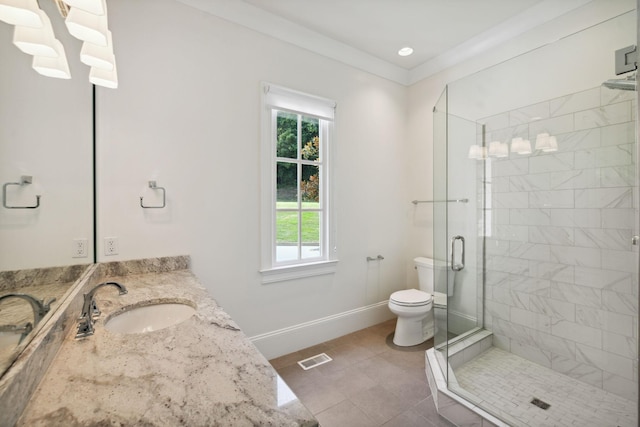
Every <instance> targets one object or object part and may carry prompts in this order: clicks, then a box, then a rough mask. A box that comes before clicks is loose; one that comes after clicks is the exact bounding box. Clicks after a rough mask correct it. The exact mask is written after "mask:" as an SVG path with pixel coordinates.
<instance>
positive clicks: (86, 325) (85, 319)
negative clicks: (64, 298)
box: [76, 282, 127, 338]
mask: <svg viewBox="0 0 640 427" xmlns="http://www.w3.org/2000/svg"><path fill="white" fill-rule="evenodd" d="M107 285H111V286H115V287H116V288H118V293H119V294H120V295H124V294H126V293H127V288H125V287H124V286H123V285H121V284H120V283H117V282H104V283H100V284H99V285H96V286H95V287H94V288H93V289H91V290H90V291H89V292H88V293H86V294H84V303H83V305H82V314H80V317H79V320H80V323H78V333H77V334H76V338H84V337H88V336H89V335H93V331H94V328H93V321H94V319H97V318H98V317H100V314H101V312H100V310H99V309H98V306H97V305H96V300H95V298H94V297H93V296H94V295H95V293H96V291H97V290H98V289H100V288H101V287H103V286H107Z"/></svg>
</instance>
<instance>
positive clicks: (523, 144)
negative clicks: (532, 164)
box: [511, 137, 531, 154]
mask: <svg viewBox="0 0 640 427" xmlns="http://www.w3.org/2000/svg"><path fill="white" fill-rule="evenodd" d="M511 152H513V153H518V154H531V142H530V141H529V140H528V139H524V138H520V137H518V138H513V139H512V140H511Z"/></svg>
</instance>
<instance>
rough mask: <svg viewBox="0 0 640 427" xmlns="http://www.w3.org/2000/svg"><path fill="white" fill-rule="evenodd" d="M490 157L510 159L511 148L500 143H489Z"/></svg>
mask: <svg viewBox="0 0 640 427" xmlns="http://www.w3.org/2000/svg"><path fill="white" fill-rule="evenodd" d="M489 156H492V157H498V158H503V157H508V156H509V146H508V145H507V144H506V143H502V142H500V141H493V142H491V143H489Z"/></svg>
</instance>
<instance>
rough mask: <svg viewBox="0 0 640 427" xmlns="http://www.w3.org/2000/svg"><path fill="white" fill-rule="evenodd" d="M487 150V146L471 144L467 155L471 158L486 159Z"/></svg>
mask: <svg viewBox="0 0 640 427" xmlns="http://www.w3.org/2000/svg"><path fill="white" fill-rule="evenodd" d="M488 153H489V150H488V149H487V147H480V146H479V145H478V144H473V145H472V146H471V147H469V154H468V157H469V158H470V159H472V160H486V158H487V155H488Z"/></svg>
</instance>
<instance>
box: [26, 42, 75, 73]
mask: <svg viewBox="0 0 640 427" xmlns="http://www.w3.org/2000/svg"><path fill="white" fill-rule="evenodd" d="M54 45H55V49H56V52H57V53H58V57H57V58H51V57H47V56H37V55H36V56H34V57H33V62H32V67H33V69H34V70H36V71H37V72H38V73H40V74H42V75H43V76H47V77H55V78H57V79H70V78H71V73H70V72H69V64H68V63H67V56H66V55H65V54H64V46H62V43H60V41H59V40H54Z"/></svg>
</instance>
